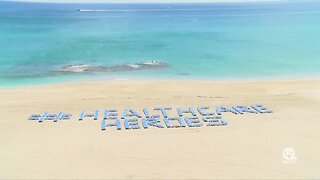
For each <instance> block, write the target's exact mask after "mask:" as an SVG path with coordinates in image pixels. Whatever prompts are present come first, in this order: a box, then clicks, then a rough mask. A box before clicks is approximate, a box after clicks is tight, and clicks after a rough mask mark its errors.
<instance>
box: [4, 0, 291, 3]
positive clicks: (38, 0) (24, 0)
mask: <svg viewBox="0 0 320 180" xmlns="http://www.w3.org/2000/svg"><path fill="white" fill-rule="evenodd" d="M290 1H292V0H226V1H221V0H218V1H217V0H216V1H215V0H214V1H200V2H194V1H181V2H172V1H165V2H155V1H153V2H143V1H136V2H119V1H109V2H103V1H60V0H58V1H47V0H45V1H42V0H3V1H2V2H17V3H46V4H59V3H61V4H203V3H217V4H218V3H267V2H290Z"/></svg>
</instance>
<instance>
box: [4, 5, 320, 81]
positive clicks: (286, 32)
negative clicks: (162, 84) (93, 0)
mask: <svg viewBox="0 0 320 180" xmlns="http://www.w3.org/2000/svg"><path fill="white" fill-rule="evenodd" d="M78 9H82V10H85V9H86V10H93V11H89V12H88V11H87V12H85V11H77V10H78ZM94 10H102V11H94ZM150 60H155V61H160V62H163V63H166V64H167V66H165V67H161V68H150V69H148V68H144V69H138V70H131V69H129V70H128V69H125V68H124V69H121V68H120V69H119V68H117V70H114V71H105V72H104V71H100V72H95V71H91V72H78V73H66V72H59V71H57V69H61V67H63V66H66V65H71V64H87V65H92V66H103V67H110V68H111V69H112V67H121V66H124V65H126V64H135V63H141V62H145V61H150ZM319 74H320V2H316V1H314V2H307V1H298V2H269V3H231V4H223V3H222V4H221V3H220V4H45V3H44V4H41V3H17V2H0V86H1V87H11V86H24V85H33V84H43V83H54V82H67V81H73V80H92V79H118V78H125V79H127V78H129V79H134V78H138V79H139V78H142V79H145V78H147V79H148V78H151V79H153V78H160V79H229V78H232V79H238V78H278V77H305V76H319Z"/></svg>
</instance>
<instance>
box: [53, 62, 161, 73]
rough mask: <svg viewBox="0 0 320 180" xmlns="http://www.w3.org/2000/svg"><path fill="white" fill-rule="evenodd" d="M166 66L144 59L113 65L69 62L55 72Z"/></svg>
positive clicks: (128, 69) (122, 69)
mask: <svg viewBox="0 0 320 180" xmlns="http://www.w3.org/2000/svg"><path fill="white" fill-rule="evenodd" d="M164 67H167V63H165V62H161V61H146V62H140V63H134V64H121V65H115V66H102V65H90V64H69V65H66V66H62V67H60V68H58V69H57V70H56V71H57V72H66V73H81V72H117V71H137V70H145V69H157V68H164Z"/></svg>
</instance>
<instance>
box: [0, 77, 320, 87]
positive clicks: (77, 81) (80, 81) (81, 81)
mask: <svg viewBox="0 0 320 180" xmlns="http://www.w3.org/2000/svg"><path fill="white" fill-rule="evenodd" d="M296 80H298V81H308V80H320V75H319V76H318V75H317V76H315V75H310V76H303V77H297V76H292V77H291V76H286V77H271V78H270V77H266V78H259V77H257V78H208V79H205V78H186V77H184V78H176V79H168V78H112V79H105V78H93V79H91V80H89V79H72V80H66V81H59V82H49V83H39V84H28V85H14V86H0V90H10V89H21V88H32V87H39V88H40V87H52V86H63V85H77V84H89V83H105V82H119V81H128V82H129V81H137V82H142V81H150V82H152V81H153V82H155V81H159V82H165V81H179V82H189V81H195V82H233V83H246V82H268V81H296Z"/></svg>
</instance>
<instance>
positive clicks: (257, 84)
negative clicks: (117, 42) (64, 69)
mask: <svg viewBox="0 0 320 180" xmlns="http://www.w3.org/2000/svg"><path fill="white" fill-rule="evenodd" d="M0 99H1V101H0V114H1V118H0V146H1V148H0V159H1V161H0V178H1V179H19V178H22V179H28V178H29V179H66V178H67V179H68V178H70V179H150V178H156V179H164V178H165V179H169V178H170V179H172V178H174V179H213V178H214V179H227V178H233V179H238V178H246V179H247V178H264V179H269V178H277V179H278V178H294V179H305V178H308V179H309V178H320V169H319V167H320V155H319V152H320V143H319V142H320V131H319V127H320V121H319V120H320V111H319V107H320V80H319V79H305V80H303V79H301V80H252V81H244V80H243V81H238V80H234V81H232V80H229V81H195V80H190V81H186V80H168V81H166V80H121V81H120V80H118V81H116V80H113V81H111V80H110V81H94V82H80V83H65V84H54V85H43V86H34V87H25V88H13V89H1V90H0ZM256 103H259V104H263V105H265V106H266V107H268V108H270V109H272V110H273V111H274V112H273V113H272V114H243V115H234V114H232V113H224V114H223V117H224V118H225V119H227V120H228V126H226V127H201V128H176V129H167V128H164V129H157V128H152V127H150V128H148V129H140V130H124V129H123V130H120V131H117V130H116V129H115V128H114V127H110V128H109V127H108V129H107V131H101V126H100V122H101V121H100V120H98V121H94V120H92V119H89V118H88V119H85V120H84V121H78V118H79V113H80V111H81V110H85V111H88V112H94V111H95V110H96V109H99V110H100V111H101V112H103V110H104V109H105V108H116V109H118V110H119V111H121V110H123V109H124V108H135V109H136V110H138V111H139V112H140V113H141V112H142V109H143V108H144V107H147V108H150V109H151V108H153V107H155V106H170V107H184V108H187V107H189V106H193V107H197V106H210V107H216V106H219V105H222V106H227V107H231V106H233V105H235V104H239V105H251V104H256ZM44 112H51V113H57V112H65V113H71V114H72V115H73V117H72V119H71V120H68V121H67V120H66V121H59V122H57V123H54V122H52V121H45V122H43V123H38V122H37V121H29V120H28V117H29V116H30V115H31V114H33V113H44ZM287 147H290V148H292V149H294V150H295V153H296V157H297V161H296V163H292V162H289V163H285V162H284V158H283V155H282V153H283V150H284V149H285V148H287Z"/></svg>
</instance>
